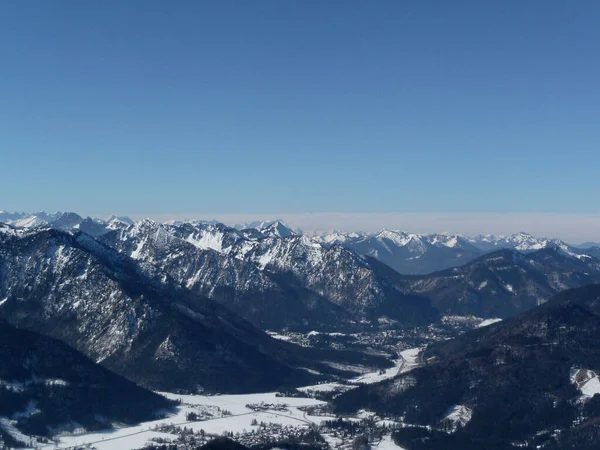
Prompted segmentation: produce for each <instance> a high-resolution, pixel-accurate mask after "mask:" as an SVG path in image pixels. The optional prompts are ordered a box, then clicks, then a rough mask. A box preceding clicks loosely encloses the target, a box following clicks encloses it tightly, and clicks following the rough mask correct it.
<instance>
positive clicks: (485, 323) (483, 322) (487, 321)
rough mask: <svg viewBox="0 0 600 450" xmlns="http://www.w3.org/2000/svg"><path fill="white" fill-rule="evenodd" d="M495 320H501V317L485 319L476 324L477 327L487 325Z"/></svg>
mask: <svg viewBox="0 0 600 450" xmlns="http://www.w3.org/2000/svg"><path fill="white" fill-rule="evenodd" d="M496 322H502V319H499V318H493V319H485V320H483V321H482V322H481V323H480V324H479V325H477V328H483V327H487V326H488V325H492V324H493V323H496Z"/></svg>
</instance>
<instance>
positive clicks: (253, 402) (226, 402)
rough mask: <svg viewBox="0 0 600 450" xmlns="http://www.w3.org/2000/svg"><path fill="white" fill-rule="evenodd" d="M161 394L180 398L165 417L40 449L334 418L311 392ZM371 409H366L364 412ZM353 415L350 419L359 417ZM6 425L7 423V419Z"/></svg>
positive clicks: (401, 368) (122, 444) (115, 445)
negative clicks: (318, 409)
mask: <svg viewBox="0 0 600 450" xmlns="http://www.w3.org/2000/svg"><path fill="white" fill-rule="evenodd" d="M420 350H421V349H420V348H414V349H409V350H405V351H403V352H401V354H400V355H401V357H400V358H399V360H398V361H397V362H396V365H395V366H394V367H393V368H390V369H387V370H385V371H384V372H383V373H381V374H380V373H379V372H373V373H367V374H364V375H361V376H359V377H357V378H355V379H353V380H349V381H350V382H351V383H375V382H377V381H382V380H385V379H388V378H391V377H393V376H395V375H396V374H398V373H402V372H407V371H409V370H412V369H413V368H414V367H416V366H417V365H418V355H419V352H420ZM344 388H345V389H350V388H352V385H344V384H342V383H326V384H318V385H314V386H305V387H303V388H300V390H302V391H305V392H306V391H310V390H314V391H327V390H343V389H344ZM161 394H162V395H164V396H165V397H168V398H170V399H173V400H179V401H181V404H180V405H179V406H177V408H176V410H175V412H174V413H172V414H171V415H170V416H169V417H167V418H164V419H161V420H155V421H151V422H144V423H142V424H140V425H136V426H131V427H122V428H117V429H113V430H106V431H104V432H94V433H84V434H77V435H63V436H60V437H59V438H57V439H56V442H52V443H50V444H48V445H46V446H45V447H42V449H43V450H61V449H67V448H72V447H75V446H85V445H88V444H90V445H91V446H92V447H94V448H96V449H98V450H129V449H135V448H142V447H144V446H145V445H147V444H148V443H149V442H150V440H151V439H156V438H164V439H174V438H176V436H175V435H173V434H170V433H167V432H163V431H158V430H157V427H164V426H168V425H174V426H182V427H183V426H185V427H186V428H187V429H191V430H193V431H200V430H204V432H205V433H206V434H207V435H222V434H224V433H226V432H233V433H238V432H239V433H244V432H250V431H252V430H256V429H258V427H259V425H253V423H255V424H256V423H258V424H260V423H261V422H264V423H266V424H268V423H272V424H279V425H282V426H293V427H306V426H309V425H311V424H317V425H318V424H320V423H321V422H322V421H324V420H333V419H335V417H333V416H312V415H309V414H307V413H306V412H305V411H302V410H301V409H300V408H303V407H310V406H319V405H324V404H325V402H322V401H320V400H316V399H312V398H299V397H277V395H276V393H275V392H270V393H263V394H246V395H215V396H204V395H179V394H171V393H165V392H161ZM191 412H194V413H196V414H198V415H199V416H200V417H202V420H197V421H189V420H188V419H187V415H188V414H189V413H191ZM365 414H367V415H368V414H371V413H369V412H367V411H364V412H363V413H362V415H365ZM359 419H360V415H359V417H356V418H355V419H354V420H359ZM6 425H7V424H6ZM324 437H325V439H327V440H328V441H331V442H330V444H332V446H333V447H335V444H339V443H338V442H337V441H336V438H334V437H331V436H327V435H325V436H324ZM377 448H379V449H381V450H401V449H400V447H398V446H396V445H395V444H394V443H393V442H392V440H391V438H390V437H389V436H387V437H386V438H384V440H383V441H381V442H380V443H379V444H378V446H377Z"/></svg>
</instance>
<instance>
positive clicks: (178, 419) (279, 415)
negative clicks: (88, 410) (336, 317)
mask: <svg viewBox="0 0 600 450" xmlns="http://www.w3.org/2000/svg"><path fill="white" fill-rule="evenodd" d="M162 394H163V395H165V396H166V397H168V398H171V399H174V400H181V401H182V402H183V403H182V405H181V406H178V407H177V410H176V412H175V413H174V414H172V415H171V416H169V417H168V418H165V419H161V420H156V421H152V422H145V423H142V424H140V425H137V426H132V427H124V428H119V429H116V430H107V431H105V432H98V433H86V434H81V435H70V436H62V437H60V438H59V439H58V445H54V444H51V445H48V446H46V447H43V448H44V449H45V450H51V449H53V450H57V449H66V448H68V447H73V446H81V445H86V444H92V445H93V446H94V447H95V448H97V449H98V450H129V449H135V448H141V447H143V446H145V445H146V444H147V443H148V442H149V440H150V439H151V438H157V437H162V438H167V439H172V438H174V437H175V436H174V435H172V434H169V433H163V432H158V431H154V428H155V427H156V426H163V425H169V424H171V425H181V426H185V427H187V428H188V429H192V430H194V431H200V430H204V431H205V433H206V434H214V435H221V434H223V433H224V432H233V433H236V432H243V431H244V430H246V431H251V430H252V429H257V428H258V426H257V425H252V423H253V421H254V420H256V422H258V423H260V422H265V423H278V424H281V425H292V426H308V425H309V424H310V423H316V424H319V423H320V422H321V421H322V420H328V419H333V417H323V416H310V415H307V414H305V413H304V412H303V411H301V410H299V409H298V408H299V407H303V406H316V405H321V404H323V402H321V401H319V400H315V399H311V398H295V397H294V398H292V397H277V396H276V395H275V393H274V392H271V393H265V394H248V395H215V396H203V395H178V394H170V393H162ZM261 403H262V404H270V405H276V407H275V408H274V409H273V410H270V409H269V410H266V411H253V410H252V409H250V408H248V407H246V405H249V404H252V405H259V404H261ZM207 407H208V408H207ZM201 409H210V410H220V411H228V412H229V413H231V415H227V416H223V417H217V418H214V419H207V420H201V421H195V422H188V420H187V419H186V415H187V414H188V413H190V412H198V411H199V410H201Z"/></svg>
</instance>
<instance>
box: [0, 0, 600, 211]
mask: <svg viewBox="0 0 600 450" xmlns="http://www.w3.org/2000/svg"><path fill="white" fill-rule="evenodd" d="M599 24H600V2H598V1H585V0H581V1H577V2H565V1H560V2H558V1H532V2H523V1H516V0H515V1H495V2H491V1H484V2H482V1H472V2H462V1H446V0H440V1H437V2H427V1H424V2H421V1H419V2H401V1H377V2H373V1H347V0H344V1H341V0H340V1H335V0H331V1H329V0H328V1H317V0H306V1H292V0H289V1H288V0H285V1H279V0H278V1H275V0H274V1H262V0H257V1H246V0H240V1H220V0H219V1H210V2H209V1H189V2H186V1H177V2H169V1H161V2H157V1H146V0H144V1H141V0H138V1H108V0H96V1H85V2H81V1H66V0H60V1H5V2H2V4H1V5H0V209H5V210H39V209H46V210H75V211H80V212H84V213H85V212H99V211H102V212H112V211H114V212H119V213H131V214H136V213H145V212H156V213H171V212H176V213H197V212H214V213H263V212H264V213H303V212H325V211H329V212H331V211H333V212H336V211H337V212H373V213H375V212H404V211H434V212H456V211H461V212H480V211H493V212H526V211H541V212H560V213H598V212H600V202H599V201H598V194H599V193H600V26H599Z"/></svg>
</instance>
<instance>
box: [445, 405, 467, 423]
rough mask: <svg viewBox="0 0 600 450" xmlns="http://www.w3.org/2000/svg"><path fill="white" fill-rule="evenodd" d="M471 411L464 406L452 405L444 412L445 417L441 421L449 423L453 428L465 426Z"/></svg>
mask: <svg viewBox="0 0 600 450" xmlns="http://www.w3.org/2000/svg"><path fill="white" fill-rule="evenodd" d="M472 416H473V411H472V410H471V408H468V407H466V406H464V405H454V406H452V407H450V408H449V409H448V411H447V412H446V417H444V419H443V420H449V421H451V422H452V423H453V424H454V425H455V426H457V425H461V426H465V425H466V424H467V423H469V421H470V420H471V417H472Z"/></svg>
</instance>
